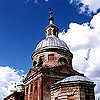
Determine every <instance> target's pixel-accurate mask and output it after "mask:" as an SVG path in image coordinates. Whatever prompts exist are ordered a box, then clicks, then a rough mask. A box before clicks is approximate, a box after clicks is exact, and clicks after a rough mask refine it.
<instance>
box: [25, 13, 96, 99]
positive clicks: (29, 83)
mask: <svg viewBox="0 0 100 100" xmlns="http://www.w3.org/2000/svg"><path fill="white" fill-rule="evenodd" d="M45 33H46V37H45V39H44V40H42V41H41V42H39V44H38V45H37V47H36V49H35V50H34V52H33V54H32V61H33V66H32V68H31V69H30V70H29V72H28V74H27V76H26V78H25V80H24V91H25V97H24V100H95V94H94V87H95V84H94V82H92V81H91V80H90V79H88V78H87V77H86V76H84V74H81V73H79V72H78V71H76V70H74V69H73V67H72V58H73V54H72V53H71V52H70V50H69V48H68V46H67V44H66V43H65V42H64V41H62V40H60V39H59V38H58V33H59V28H58V27H57V26H56V25H55V24H54V18H53V16H52V11H50V17H49V25H48V26H47V27H46V28H45ZM79 66H81V65H79Z"/></svg>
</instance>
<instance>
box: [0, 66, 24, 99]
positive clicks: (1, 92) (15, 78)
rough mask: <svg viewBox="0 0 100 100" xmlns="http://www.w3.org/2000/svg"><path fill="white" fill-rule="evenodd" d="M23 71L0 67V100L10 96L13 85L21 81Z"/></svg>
mask: <svg viewBox="0 0 100 100" xmlns="http://www.w3.org/2000/svg"><path fill="white" fill-rule="evenodd" d="M22 75H23V71H22V70H21V71H18V70H15V69H13V68H11V67H9V66H6V67H3V66H0V100H2V99H3V98H4V97H6V96H8V95H9V94H10V90H11V89H13V87H14V85H15V83H19V82H20V81H21V79H22Z"/></svg>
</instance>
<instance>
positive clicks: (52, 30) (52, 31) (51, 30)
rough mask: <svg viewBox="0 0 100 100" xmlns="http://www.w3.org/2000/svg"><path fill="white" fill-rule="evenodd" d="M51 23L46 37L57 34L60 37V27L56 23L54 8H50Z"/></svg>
mask: <svg viewBox="0 0 100 100" xmlns="http://www.w3.org/2000/svg"><path fill="white" fill-rule="evenodd" d="M49 9H50V11H49V14H50V16H49V25H48V26H47V27H46V29H45V31H46V38H48V37H51V36H56V37H58V31H59V29H58V27H57V26H56V25H54V17H53V16H52V8H51V7H50V8H49Z"/></svg>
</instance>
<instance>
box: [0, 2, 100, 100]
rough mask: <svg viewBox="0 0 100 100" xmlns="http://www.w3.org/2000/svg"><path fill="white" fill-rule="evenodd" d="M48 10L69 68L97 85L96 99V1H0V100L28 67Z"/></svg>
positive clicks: (99, 42)
mask: <svg viewBox="0 0 100 100" xmlns="http://www.w3.org/2000/svg"><path fill="white" fill-rule="evenodd" d="M50 7H52V8H53V16H54V18H55V24H56V25H57V26H58V27H59V38H60V39H62V40H64V41H65V42H66V43H67V45H68V47H69V48H70V51H71V52H72V53H73V68H74V69H76V70H77V71H79V72H82V73H84V74H85V76H87V77H88V78H90V79H91V80H93V81H94V82H95V84H97V85H96V87H95V94H96V100H97V97H98V96H100V88H99V87H100V85H99V83H100V66H99V65H100V60H99V59H100V53H99V52H100V21H99V20H100V0H0V100H2V98H4V97H5V96H7V95H8V94H9V93H10V90H11V89H12V88H13V86H14V84H15V83H17V84H18V83H19V82H20V81H21V80H22V77H23V76H25V75H26V74H27V73H28V71H29V69H30V68H31V67H32V59H31V55H32V53H33V52H34V50H35V48H36V45H37V44H38V43H39V42H40V41H41V40H42V39H44V38H45V31H44V30H45V27H46V26H47V25H48V18H49V8H50Z"/></svg>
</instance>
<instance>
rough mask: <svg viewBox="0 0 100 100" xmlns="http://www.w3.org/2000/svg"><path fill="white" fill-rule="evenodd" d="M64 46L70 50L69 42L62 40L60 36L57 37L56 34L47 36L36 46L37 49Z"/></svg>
mask: <svg viewBox="0 0 100 100" xmlns="http://www.w3.org/2000/svg"><path fill="white" fill-rule="evenodd" d="M46 47H47V48H53V47H54V48H55V47H56V48H64V49H67V50H69V48H68V46H67V44H66V43H65V42H64V41H62V40H60V39H59V38H57V37H55V36H50V37H47V38H46V39H44V40H42V41H41V42H40V43H39V44H38V45H37V47H36V49H35V50H38V49H43V48H46Z"/></svg>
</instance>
